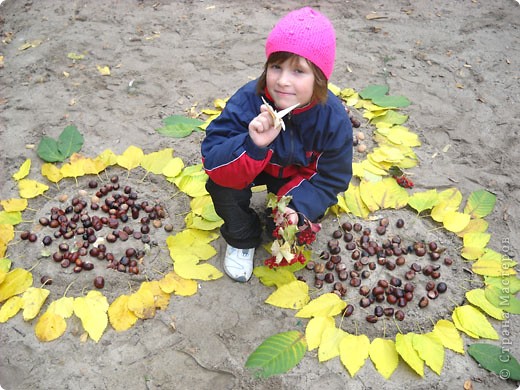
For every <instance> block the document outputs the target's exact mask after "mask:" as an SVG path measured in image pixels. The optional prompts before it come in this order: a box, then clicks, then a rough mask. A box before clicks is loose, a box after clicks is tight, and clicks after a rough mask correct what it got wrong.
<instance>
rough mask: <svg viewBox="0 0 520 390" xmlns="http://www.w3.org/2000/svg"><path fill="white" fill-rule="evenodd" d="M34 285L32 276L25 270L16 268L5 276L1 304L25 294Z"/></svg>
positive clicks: (1, 285) (0, 292)
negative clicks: (15, 296)
mask: <svg viewBox="0 0 520 390" xmlns="http://www.w3.org/2000/svg"><path fill="white" fill-rule="evenodd" d="M32 283H33V276H32V274H31V273H30V272H29V271H27V270H24V269H23V268H15V269H13V270H12V271H10V272H8V273H7V275H5V278H4V281H3V282H2V284H0V302H3V301H5V300H6V299H8V298H11V297H12V296H14V295H18V294H21V293H23V292H25V291H26V290H27V289H28V288H29V287H30V286H31V285H32Z"/></svg>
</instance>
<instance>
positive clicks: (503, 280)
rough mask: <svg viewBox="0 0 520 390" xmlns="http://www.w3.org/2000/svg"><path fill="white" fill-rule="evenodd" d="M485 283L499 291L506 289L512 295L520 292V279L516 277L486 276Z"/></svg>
mask: <svg viewBox="0 0 520 390" xmlns="http://www.w3.org/2000/svg"><path fill="white" fill-rule="evenodd" d="M484 283H486V285H487V286H493V287H496V288H498V289H504V291H505V292H507V293H508V294H510V295H514V294H516V293H518V292H519V291H520V279H519V278H518V277H517V276H516V275H508V276H484Z"/></svg>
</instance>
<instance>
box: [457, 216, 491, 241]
mask: <svg viewBox="0 0 520 390" xmlns="http://www.w3.org/2000/svg"><path fill="white" fill-rule="evenodd" d="M488 226H489V223H488V222H487V221H486V220H485V219H482V218H475V219H472V220H470V221H469V223H468V225H467V226H466V227H465V228H464V229H463V230H461V231H460V232H457V236H459V237H464V236H465V235H466V234H467V233H484V232H485V231H486V230H487V229H488Z"/></svg>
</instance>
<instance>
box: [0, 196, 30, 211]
mask: <svg viewBox="0 0 520 390" xmlns="http://www.w3.org/2000/svg"><path fill="white" fill-rule="evenodd" d="M0 204H1V205H2V207H3V208H4V210H5V211H7V212H8V213H10V212H13V211H24V210H25V209H26V208H27V204H28V202H27V199H18V198H17V199H15V198H11V199H8V200H2V201H0Z"/></svg>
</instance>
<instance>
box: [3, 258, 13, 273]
mask: <svg viewBox="0 0 520 390" xmlns="http://www.w3.org/2000/svg"><path fill="white" fill-rule="evenodd" d="M10 269H11V260H9V259H8V258H6V257H4V258H2V259H0V271H4V272H9V270H10Z"/></svg>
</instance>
